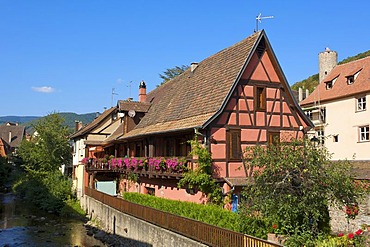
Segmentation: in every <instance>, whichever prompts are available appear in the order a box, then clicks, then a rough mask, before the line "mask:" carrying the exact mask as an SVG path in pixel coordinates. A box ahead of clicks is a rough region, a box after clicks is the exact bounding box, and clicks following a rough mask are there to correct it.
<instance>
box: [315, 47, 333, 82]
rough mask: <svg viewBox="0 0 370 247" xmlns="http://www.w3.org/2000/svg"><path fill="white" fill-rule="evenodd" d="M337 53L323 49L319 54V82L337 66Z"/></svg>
mask: <svg viewBox="0 0 370 247" xmlns="http://www.w3.org/2000/svg"><path fill="white" fill-rule="evenodd" d="M337 61H338V53H337V52H336V51H331V50H330V49H329V48H325V51H323V52H320V53H319V82H322V80H323V79H324V78H325V77H326V76H327V75H328V74H329V73H330V71H331V70H332V69H333V68H334V67H335V66H336V65H337Z"/></svg>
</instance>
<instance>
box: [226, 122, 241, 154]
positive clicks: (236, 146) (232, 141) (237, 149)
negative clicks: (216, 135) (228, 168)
mask: <svg viewBox="0 0 370 247" xmlns="http://www.w3.org/2000/svg"><path fill="white" fill-rule="evenodd" d="M227 152H228V158H229V160H241V155H242V151H241V143H240V129H229V130H228V131H227Z"/></svg>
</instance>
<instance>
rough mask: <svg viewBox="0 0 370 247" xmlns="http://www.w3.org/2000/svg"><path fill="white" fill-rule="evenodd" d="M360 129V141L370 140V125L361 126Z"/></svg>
mask: <svg viewBox="0 0 370 247" xmlns="http://www.w3.org/2000/svg"><path fill="white" fill-rule="evenodd" d="M359 130H360V142H365V141H369V125H367V126H362V127H359Z"/></svg>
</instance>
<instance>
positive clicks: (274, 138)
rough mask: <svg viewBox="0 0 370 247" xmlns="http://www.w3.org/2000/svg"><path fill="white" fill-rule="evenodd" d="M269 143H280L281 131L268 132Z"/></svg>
mask: <svg viewBox="0 0 370 247" xmlns="http://www.w3.org/2000/svg"><path fill="white" fill-rule="evenodd" d="M268 143H269V145H277V144H279V143H280V133H279V132H269V134H268Z"/></svg>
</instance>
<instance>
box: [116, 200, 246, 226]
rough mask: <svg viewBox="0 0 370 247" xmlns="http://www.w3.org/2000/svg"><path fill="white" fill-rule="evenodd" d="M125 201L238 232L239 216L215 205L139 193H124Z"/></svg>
mask: <svg viewBox="0 0 370 247" xmlns="http://www.w3.org/2000/svg"><path fill="white" fill-rule="evenodd" d="M123 198H124V199H125V200H127V201H130V202H134V203H137V204H141V205H144V206H149V207H152V208H156V209H159V210H162V211H165V212H169V213H172V214H176V215H179V216H183V217H186V218H190V219H194V220H199V221H202V222H205V223H208V224H210V225H214V226H218V227H222V228H226V229H230V230H233V231H238V232H240V230H241V227H240V224H239V222H240V221H239V218H240V216H239V215H238V214H237V213H233V212H231V211H228V210H225V209H223V208H222V207H220V206H216V205H203V204H196V203H191V202H182V201H174V200H168V199H163V198H158V197H154V196H150V195H144V194H139V193H124V194H123Z"/></svg>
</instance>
